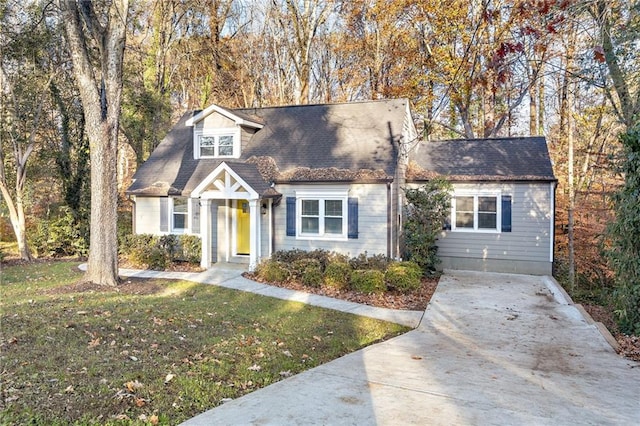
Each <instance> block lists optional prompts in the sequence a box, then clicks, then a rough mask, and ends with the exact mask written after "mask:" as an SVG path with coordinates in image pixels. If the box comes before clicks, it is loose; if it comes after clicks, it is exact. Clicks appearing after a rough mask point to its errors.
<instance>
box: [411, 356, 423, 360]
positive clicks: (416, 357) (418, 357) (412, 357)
mask: <svg viewBox="0 0 640 426" xmlns="http://www.w3.org/2000/svg"><path fill="white" fill-rule="evenodd" d="M411 359H422V357H421V356H419V355H411Z"/></svg>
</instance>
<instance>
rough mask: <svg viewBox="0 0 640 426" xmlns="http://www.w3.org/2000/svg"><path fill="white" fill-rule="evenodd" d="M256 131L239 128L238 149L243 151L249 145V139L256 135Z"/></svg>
mask: <svg viewBox="0 0 640 426" xmlns="http://www.w3.org/2000/svg"><path fill="white" fill-rule="evenodd" d="M256 131H257V130H256V129H250V128H247V127H241V128H240V144H241V145H240V147H241V150H243V151H244V149H245V148H246V147H247V146H248V145H249V142H250V141H251V137H252V136H253V135H254V134H255V133H256Z"/></svg>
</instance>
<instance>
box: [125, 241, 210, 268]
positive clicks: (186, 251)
mask: <svg viewBox="0 0 640 426" xmlns="http://www.w3.org/2000/svg"><path fill="white" fill-rule="evenodd" d="M120 255H121V256H123V257H124V258H126V259H127V260H128V261H129V262H131V263H133V264H134V265H136V266H138V267H144V268H148V269H155V270H162V269H166V268H167V266H169V265H170V264H171V263H174V262H188V263H193V264H198V263H200V258H201V243H200V237H198V236H197V235H162V236H158V235H151V234H130V235H127V236H126V237H125V238H124V240H123V241H122V243H121V244H120Z"/></svg>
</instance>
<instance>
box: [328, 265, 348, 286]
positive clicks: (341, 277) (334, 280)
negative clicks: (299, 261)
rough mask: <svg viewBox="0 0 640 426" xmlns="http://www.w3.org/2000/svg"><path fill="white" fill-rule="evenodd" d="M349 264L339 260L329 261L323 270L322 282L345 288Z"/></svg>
mask: <svg viewBox="0 0 640 426" xmlns="http://www.w3.org/2000/svg"><path fill="white" fill-rule="evenodd" d="M350 274H351V266H349V263H347V262H345V261H341V260H336V261H331V262H329V264H328V265H327V267H326V268H325V270H324V284H325V285H326V286H328V287H332V288H338V289H346V288H347V287H348V286H349V275H350Z"/></svg>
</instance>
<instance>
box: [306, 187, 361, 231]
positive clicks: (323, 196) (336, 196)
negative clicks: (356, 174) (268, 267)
mask: <svg viewBox="0 0 640 426" xmlns="http://www.w3.org/2000/svg"><path fill="white" fill-rule="evenodd" d="M348 199H349V193H348V190H334V191H330V190H329V191H327V190H322V191H296V239H297V240H323V241H347V240H348V231H349V218H348V217H347V215H348V210H349V207H348V201H349V200H348ZM302 200H318V201H319V218H320V221H319V222H320V223H319V231H320V232H319V233H317V234H310V233H304V232H302ZM325 200H340V201H342V233H341V234H325V233H324V218H325V215H324V201H325Z"/></svg>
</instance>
